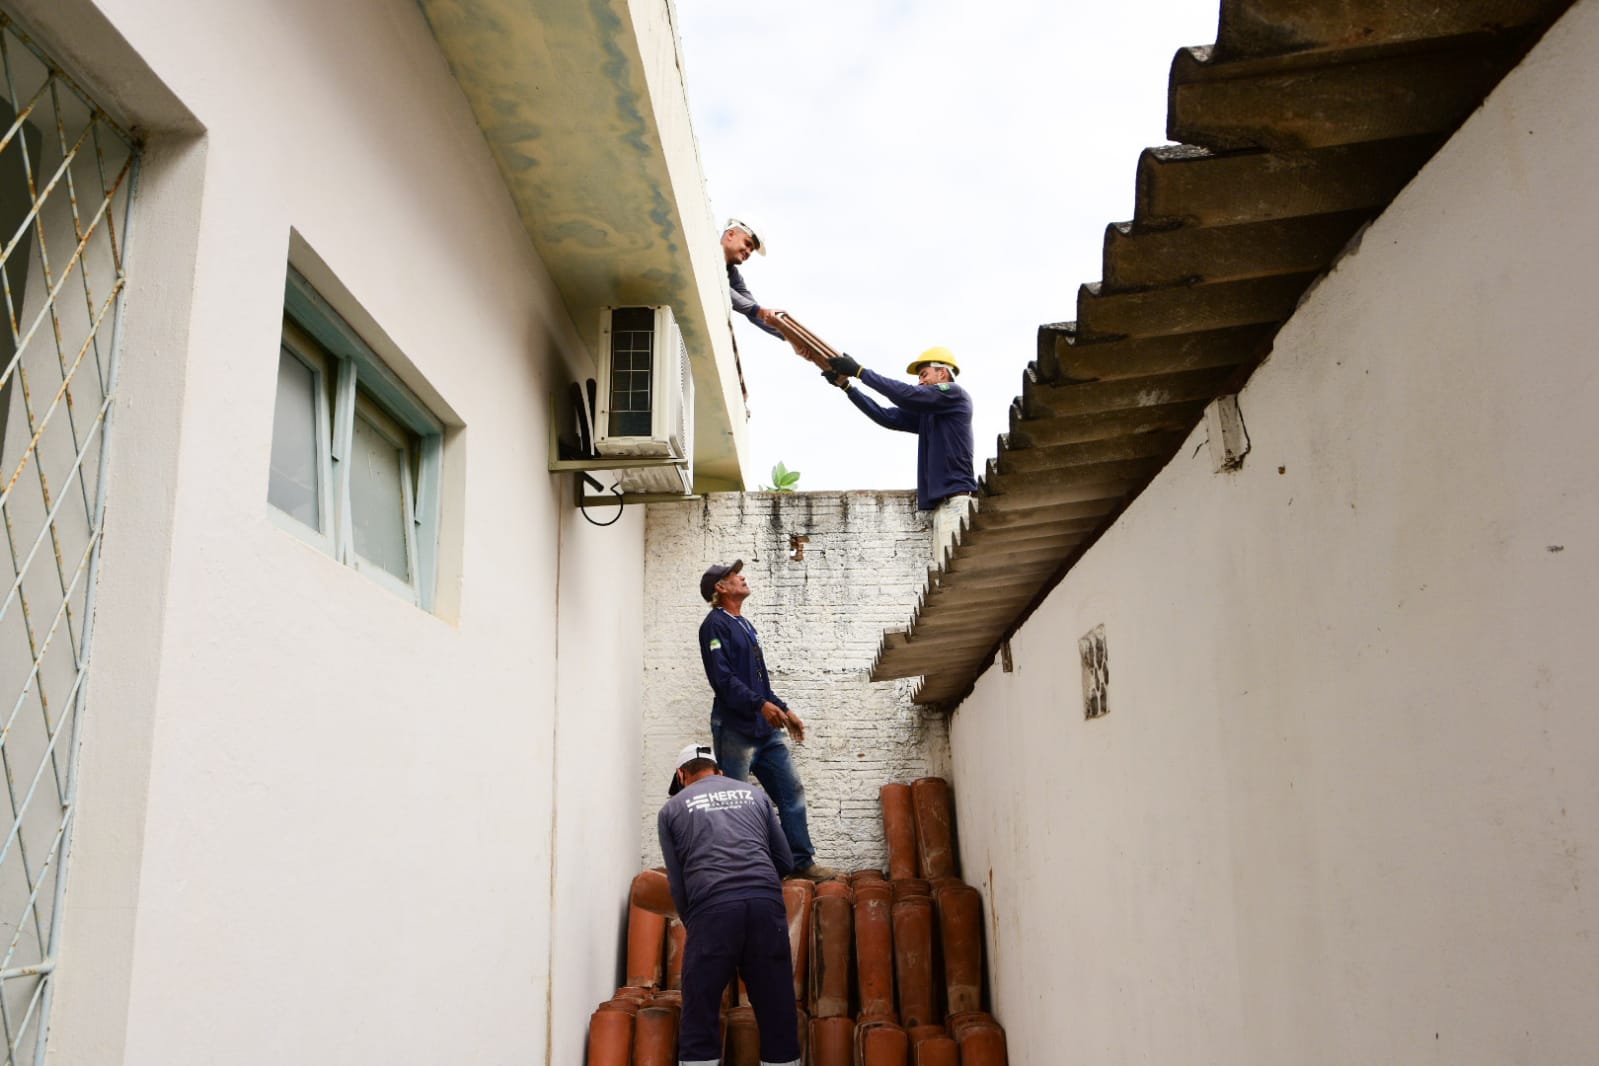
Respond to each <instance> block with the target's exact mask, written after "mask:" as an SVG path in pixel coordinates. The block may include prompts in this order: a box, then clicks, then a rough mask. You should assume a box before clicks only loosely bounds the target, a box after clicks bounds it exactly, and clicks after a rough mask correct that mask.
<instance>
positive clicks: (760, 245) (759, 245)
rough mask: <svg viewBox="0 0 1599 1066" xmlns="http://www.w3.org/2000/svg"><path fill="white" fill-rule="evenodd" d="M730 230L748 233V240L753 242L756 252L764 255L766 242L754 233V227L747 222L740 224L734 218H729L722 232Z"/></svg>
mask: <svg viewBox="0 0 1599 1066" xmlns="http://www.w3.org/2000/svg"><path fill="white" fill-rule="evenodd" d="M730 229H736V230H738V231H739V232H740V233H748V234H749V235H750V240H752V241H754V242H755V250H756V252H758V253H760V254H761V255H765V254H766V242H765V241H763V240H761V235H760V234H759V233H757V232H755V227H754V226H752V225H750V224H749V223H748V222H740V221H739V220H738V219H736V218H730V219H728V220H727V225H725V226H723V227H722V232H723V233H726V232H727V231H728V230H730Z"/></svg>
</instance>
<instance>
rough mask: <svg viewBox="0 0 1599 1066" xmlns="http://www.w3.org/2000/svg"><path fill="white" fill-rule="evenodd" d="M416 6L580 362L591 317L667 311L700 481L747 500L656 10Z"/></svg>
mask: <svg viewBox="0 0 1599 1066" xmlns="http://www.w3.org/2000/svg"><path fill="white" fill-rule="evenodd" d="M419 2H420V5H421V7H422V10H423V13H424V15H425V16H426V17H427V20H428V22H429V25H430V26H431V28H432V30H433V34H434V37H435V38H436V39H437V40H438V42H439V45H440V48H441V49H442V51H443V52H444V55H445V57H446V59H447V60H448V61H449V64H450V68H451V71H452V73H453V74H454V76H455V79H456V81H457V82H458V83H459V84H460V86H461V88H462V90H463V92H464V93H465V95H466V98H467V101H468V103H469V104H470V106H471V108H472V112H473V115H474V116H475V118H476V120H477V124H478V127H479V128H480V130H481V131H482V133H483V136H484V138H485V139H486V140H487V142H488V146H489V149H490V151H491V152H492V154H493V156H494V158H495V161H496V163H497V164H498V166H499V169H500V173H501V175H502V176H503V178H504V180H505V183H506V186H507V188H508V189H509V190H510V193H511V197H512V199H513V201H514V202H515V204H516V208H517V211H518V213H519V215H520V217H521V221H522V225H523V227H524V228H525V229H526V230H527V233H528V235H529V237H530V238H531V239H532V242H533V246H534V248H535V249H536V250H537V252H538V254H539V257H540V259H542V260H543V262H544V264H545V266H546V267H547V268H548V270H549V272H550V275H551V278H552V280H553V281H554V283H555V286H556V288H557V290H558V291H559V292H560V295H561V298H562V300H563V302H564V303H565V304H566V309H567V311H568V313H569V314H570V315H571V317H572V321H573V323H574V325H575V326H576V328H577V330H578V333H579V335H580V336H581V338H582V339H583V342H584V343H585V344H586V345H587V346H588V350H589V352H590V353H593V352H595V351H596V345H597V343H598V328H599V318H600V310H601V309H602V308H604V307H606V306H612V305H628V304H663V303H664V304H669V305H670V306H671V307H672V308H673V310H674V311H675V312H676V317H677V321H678V324H679V326H680V327H681V329H682V332H683V340H684V343H685V345H686V347H687V348H688V350H689V352H690V354H691V356H692V357H693V360H694V369H695V379H696V382H697V385H698V388H697V389H696V395H695V399H696V403H695V416H696V425H697V427H698V431H697V432H696V434H695V436H696V447H695V458H696V471H695V473H696V478H697V479H704V480H708V481H710V482H711V483H713V484H719V485H722V486H724V487H735V486H737V485H739V484H742V474H741V472H740V461H739V456H738V455H737V453H736V449H737V444H736V443H735V438H738V439H742V433H735V432H734V431H733V429H732V425H733V422H732V420H733V419H734V418H736V419H737V420H738V424H739V428H740V430H741V429H742V424H743V420H744V417H745V412H744V404H743V399H742V394H741V391H740V390H741V386H740V384H739V382H738V380H737V373H738V372H737V369H736V365H735V361H734V357H733V354H732V347H731V343H732V342H731V338H730V335H729V337H728V339H726V340H725V341H723V340H722V339H721V337H720V333H727V332H728V330H729V327H728V325H727V323H726V321H725V319H726V314H725V312H719V309H718V308H717V307H716V306H714V304H716V303H717V302H718V301H717V299H716V296H717V294H719V293H720V291H721V289H720V286H721V281H720V279H719V278H717V277H715V276H714V273H715V270H716V268H717V267H719V266H720V255H719V253H718V250H717V248H716V243H715V242H716V234H715V233H714V232H712V229H713V221H712V220H711V219H710V215H709V207H708V205H707V203H706V201H705V196H704V181H703V177H702V176H701V174H700V171H699V159H698V155H697V152H696V151H695V149H694V147H693V141H692V135H691V133H690V130H689V120H688V113H687V104H686V98H685V97H684V96H683V93H682V86H681V82H680V81H676V83H675V85H674V84H668V83H669V82H672V81H673V80H674V79H677V78H679V77H680V75H679V74H678V64H677V59H676V55H675V49H676V40H675V36H674V33H673V30H672V27H671V25H670V23H669V22H668V21H667V10H666V8H665V6H664V5H663V6H662V8H661V11H660V13H659V16H660V17H659V18H658V19H654V15H653V14H652V11H653V9H649V8H648V5H634V4H630V3H629V2H628V0H540V2H538V3H534V2H532V0H419ZM637 18H644V19H645V21H646V22H648V23H649V24H648V25H638V24H635V19H637ZM650 19H654V21H650ZM652 76H653V77H654V78H655V81H656V82H657V84H655V85H654V91H653V93H652ZM674 90H675V91H674ZM674 153H675V154H674ZM701 215H703V218H702V217H700V216H701ZM702 231H703V232H702ZM701 238H703V239H701ZM701 244H703V245H704V247H703V248H701V247H700V245H701ZM718 330H719V331H720V333H718ZM712 382H714V383H715V384H714V387H707V386H708V385H710V384H711V383H712Z"/></svg>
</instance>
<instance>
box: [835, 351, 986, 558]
mask: <svg viewBox="0 0 1599 1066" xmlns="http://www.w3.org/2000/svg"><path fill="white" fill-rule="evenodd" d="M828 366H829V367H831V369H830V370H826V371H823V373H822V376H823V377H825V378H827V380H828V381H829V382H830V383H832V384H834V385H837V386H838V387H839V388H841V389H843V390H844V391H845V393H846V394H847V395H848V396H849V399H850V402H851V403H853V404H854V405H855V406H856V407H858V408H860V411H861V413H862V414H864V415H865V416H866V417H867V418H870V419H871V420H872V421H873V422H876V423H877V424H878V425H880V426H883V427H884V428H886V429H897V430H899V431H900V432H902V433H914V434H916V442H917V444H916V506H917V507H918V508H920V509H921V510H924V511H935V512H937V513H942V512H943V511H950V512H952V513H953V512H954V511H956V510H959V512H960V516H961V517H964V516H965V514H966V509H967V507H968V506H969V505H970V502H971V497H973V496H975V495H977V478H976V477H974V476H973V474H972V398H971V394H970V393H968V392H967V391H966V390H965V389H963V388H961V387H960V386H959V385H957V384H956V383H955V378H956V376H957V375H959V374H960V372H961V368H960V363H959V362H957V361H956V359H955V353H954V352H951V351H950V350H949V349H948V348H929V349H927V350H926V351H925V352H923V353H922V354H921V355H918V356H917V357H916V358H915V359H912V360H911V363H910V366H907V367H906V368H905V373H907V374H915V375H916V384H914V385H907V384H905V383H904V382H902V381H896V380H894V379H893V378H888V377H884V376H883V375H882V374H879V373H877V372H876V371H875V370H867V369H866V368H865V367H863V366H861V364H860V363H858V362H856V361H855V360H854V359H852V358H850V357H849V356H848V355H841V356H839V357H838V358H836V359H832V360H829V361H828ZM855 382H859V383H860V384H862V385H865V386H866V388H869V389H871V390H872V391H873V392H876V393H878V394H879V395H881V396H884V397H886V398H887V399H888V401H889V404H890V406H887V407H885V406H882V405H880V404H878V403H877V402H876V401H874V400H872V399H871V398H870V397H869V396H867V395H866V392H865V389H857V388H851V387H850V386H851V385H853V384H854V383H855ZM937 524H938V523H937V522H936V521H935V525H937ZM938 551H939V547H938V544H937V539H936V538H935V544H934V552H935V554H937V552H938Z"/></svg>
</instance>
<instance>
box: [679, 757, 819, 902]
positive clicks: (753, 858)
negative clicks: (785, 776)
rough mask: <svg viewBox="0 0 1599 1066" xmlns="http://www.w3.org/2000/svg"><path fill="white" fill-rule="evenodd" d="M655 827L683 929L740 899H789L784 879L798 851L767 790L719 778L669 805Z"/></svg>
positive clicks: (697, 785) (706, 781) (706, 780)
mask: <svg viewBox="0 0 1599 1066" xmlns="http://www.w3.org/2000/svg"><path fill="white" fill-rule="evenodd" d="M655 827H656V832H657V833H659V834H660V838H661V855H662V856H663V857H664V858H665V860H666V877H667V880H668V881H669V882H670V884H671V886H672V902H674V903H676V904H677V913H678V914H679V915H680V916H681V917H682V919H683V924H684V925H690V926H691V925H692V922H693V917H694V914H695V912H697V911H703V910H704V909H706V908H707V907H714V906H717V905H719V904H722V903H729V902H732V901H734V900H740V899H775V900H777V901H778V902H779V903H781V902H782V901H783V883H782V881H781V880H780V879H779V876H778V875H779V874H780V873H788V872H789V871H790V870H792V869H793V868H794V854H793V852H791V851H790V850H789V847H788V840H787V838H785V837H784V836H783V828H782V826H781V825H780V824H779V823H778V820H777V808H775V807H773V806H772V801H771V800H770V799H768V798H767V796H766V793H764V792H761V791H759V790H757V789H755V788H753V787H751V786H750V785H747V784H745V783H744V782H742V781H735V780H733V779H732V778H730V777H722V776H720V775H716V774H713V775H711V776H710V777H707V778H704V779H703V780H700V781H696V782H694V784H692V785H690V786H689V787H688V788H685V789H683V790H682V791H681V792H679V793H678V794H677V795H675V796H673V797H672V798H671V799H669V800H667V801H666V804H665V805H664V806H663V807H662V808H661V813H660V814H659V815H657V816H656V819H655Z"/></svg>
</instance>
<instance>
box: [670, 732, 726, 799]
mask: <svg viewBox="0 0 1599 1066" xmlns="http://www.w3.org/2000/svg"><path fill="white" fill-rule="evenodd" d="M695 759H709V760H711V761H712V762H715V761H716V751H715V749H713V748H712V747H711V746H710V745H709V744H685V745H683V750H682V751H680V752H678V753H677V762H676V763H674V764H673V765H672V783H671V784H670V785H668V786H667V788H666V794H667V795H668V796H675V795H677V794H678V793H679V792H681V791H682V790H683V786H682V785H681V784H679V783H678V780H677V772H678V771H679V770H681V769H683V767H685V766H687V765H688V764H689V763H691V762H693V761H694V760H695Z"/></svg>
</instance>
